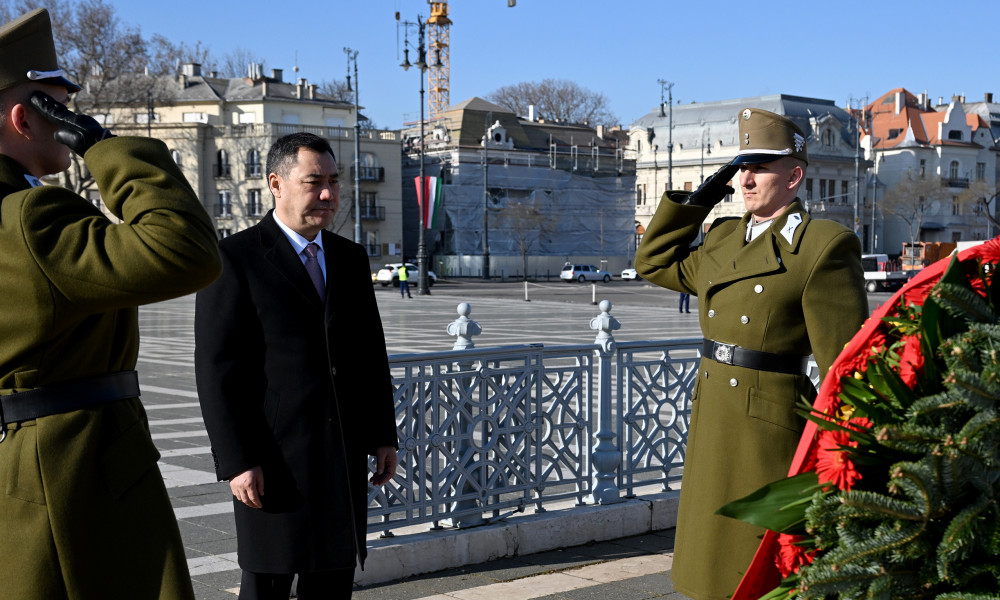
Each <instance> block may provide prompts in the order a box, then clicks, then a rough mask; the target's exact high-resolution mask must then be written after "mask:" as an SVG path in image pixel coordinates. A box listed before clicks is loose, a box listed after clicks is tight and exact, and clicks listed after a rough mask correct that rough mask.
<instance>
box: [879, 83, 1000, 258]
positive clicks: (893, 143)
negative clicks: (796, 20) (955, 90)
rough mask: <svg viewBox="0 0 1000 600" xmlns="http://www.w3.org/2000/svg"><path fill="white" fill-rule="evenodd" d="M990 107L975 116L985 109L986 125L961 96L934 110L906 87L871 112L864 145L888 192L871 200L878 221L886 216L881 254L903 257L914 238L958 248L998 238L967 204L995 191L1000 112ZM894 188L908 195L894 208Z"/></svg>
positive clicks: (977, 208)
mask: <svg viewBox="0 0 1000 600" xmlns="http://www.w3.org/2000/svg"><path fill="white" fill-rule="evenodd" d="M986 100H987V101H986V102H985V103H982V105H980V106H978V107H976V110H978V111H982V110H985V111H986V112H987V115H988V118H989V119H990V120H989V121H987V120H986V118H984V117H983V116H981V114H977V113H976V112H973V111H972V110H968V109H967V107H966V106H965V99H964V97H962V96H954V97H952V99H951V101H950V102H948V103H947V104H945V103H944V102H943V99H939V101H938V104H937V105H936V106H932V105H931V103H930V99H929V98H928V96H927V94H926V93H923V94H919V95H916V96H915V95H913V94H912V93H910V92H909V91H907V90H905V89H903V88H895V89H892V90H889V91H888V92H886V93H885V94H883V95H882V96H880V97H879V98H876V99H875V100H874V101H873V102H872V103H871V104H869V105H868V106H867V107H866V112H867V113H868V114H867V119H868V120H870V127H869V131H865V132H864V133H863V134H862V138H861V144H862V146H864V148H865V153H866V156H867V157H868V158H869V159H870V160H872V162H873V163H874V169H873V171H874V176H875V177H876V178H877V180H878V181H879V182H881V183H882V184H884V186H885V187H884V189H883V188H881V187H880V188H879V193H878V195H877V196H875V198H874V200H875V204H876V207H877V210H878V212H879V214H884V215H885V228H884V232H883V233H882V239H881V240H880V241H879V243H878V244H877V248H878V251H880V252H885V253H887V254H899V253H900V252H901V250H902V244H903V243H904V242H910V241H911V239H913V240H915V241H925V242H958V241H974V240H983V239H988V238H989V237H991V236H992V235H995V234H996V232H995V231H991V229H992V228H991V226H990V223H989V221H988V220H987V219H985V218H984V210H985V207H984V205H982V204H981V203H980V202H977V201H976V200H975V198H974V197H970V193H973V195H974V192H976V191H977V190H990V189H992V190H996V187H997V174H998V168H1000V167H998V164H1000V163H998V156H1000V148H998V147H997V144H996V137H995V135H994V132H993V131H991V129H990V124H991V122H993V121H994V118H993V117H992V115H990V114H989V113H990V112H1000V111H996V110H995V105H993V106H994V108H991V105H992V102H991V101H992V98H991V97H989V96H988V97H987V98H986ZM997 117H1000V114H998V115H997ZM997 120H1000V119H997ZM894 189H899V190H905V191H906V195H907V196H908V197H906V198H904V199H903V201H904V203H903V206H902V207H896V208H895V209H894V205H893V202H894V201H895V198H894V196H893V190H894ZM912 196H915V197H912ZM880 203H881V204H880ZM994 210H995V203H994ZM907 212H909V213H910V214H906V213H907ZM893 213H895V216H896V217H897V218H892V216H893Z"/></svg>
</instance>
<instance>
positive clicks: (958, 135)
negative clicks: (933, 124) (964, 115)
mask: <svg viewBox="0 0 1000 600" xmlns="http://www.w3.org/2000/svg"><path fill="white" fill-rule="evenodd" d="M948 139H949V140H961V139H962V131H961V130H959V129H952V130H951V131H949V132H948Z"/></svg>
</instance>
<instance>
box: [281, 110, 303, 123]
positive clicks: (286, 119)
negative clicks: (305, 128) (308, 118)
mask: <svg viewBox="0 0 1000 600" xmlns="http://www.w3.org/2000/svg"><path fill="white" fill-rule="evenodd" d="M300 120H301V119H300V118H299V113H281V122H282V123H284V124H285V125H298V124H299V121H300Z"/></svg>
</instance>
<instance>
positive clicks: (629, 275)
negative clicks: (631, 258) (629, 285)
mask: <svg viewBox="0 0 1000 600" xmlns="http://www.w3.org/2000/svg"><path fill="white" fill-rule="evenodd" d="M622 279H642V278H641V277H639V274H638V273H636V271H635V269H625V270H624V271H622Z"/></svg>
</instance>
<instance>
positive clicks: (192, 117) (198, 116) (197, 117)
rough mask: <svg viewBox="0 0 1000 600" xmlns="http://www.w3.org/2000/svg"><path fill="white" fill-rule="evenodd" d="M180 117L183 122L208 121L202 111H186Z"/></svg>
mask: <svg viewBox="0 0 1000 600" xmlns="http://www.w3.org/2000/svg"><path fill="white" fill-rule="evenodd" d="M181 119H182V120H183V121H184V122H185V123H208V115H207V114H206V113H203V112H186V113H184V114H183V115H182V117H181Z"/></svg>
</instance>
